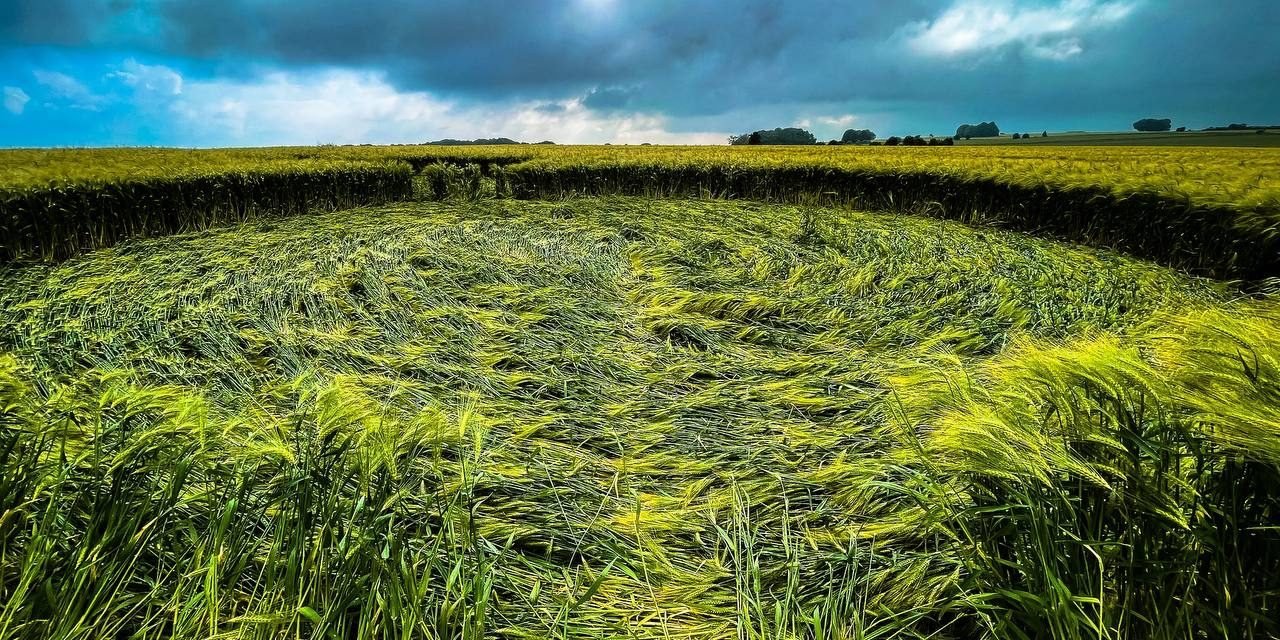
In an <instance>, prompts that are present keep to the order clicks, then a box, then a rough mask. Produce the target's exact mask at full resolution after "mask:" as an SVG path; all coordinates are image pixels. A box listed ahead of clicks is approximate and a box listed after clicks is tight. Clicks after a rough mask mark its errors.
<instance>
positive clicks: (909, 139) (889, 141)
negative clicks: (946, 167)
mask: <svg viewBox="0 0 1280 640" xmlns="http://www.w3.org/2000/svg"><path fill="white" fill-rule="evenodd" d="M955 143H956V141H955V140H953V139H951V138H935V137H933V136H929V137H928V138H925V137H923V136H906V137H903V138H899V137H898V136H889V137H888V138H886V139H885V141H884V146H886V147H896V146H898V145H902V146H904V147H950V146H952V145H954V144H955Z"/></svg>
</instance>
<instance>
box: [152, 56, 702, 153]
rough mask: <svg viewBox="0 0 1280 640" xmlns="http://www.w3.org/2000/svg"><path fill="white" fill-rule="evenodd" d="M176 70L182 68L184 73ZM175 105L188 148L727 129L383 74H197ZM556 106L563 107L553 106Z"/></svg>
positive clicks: (628, 138)
mask: <svg viewBox="0 0 1280 640" xmlns="http://www.w3.org/2000/svg"><path fill="white" fill-rule="evenodd" d="M175 75H176V74H175ZM171 86H178V87H181V95H179V96H175V97H174V99H173V101H172V103H171V105H170V109H171V111H172V114H173V115H174V117H176V120H177V125H178V127H177V130H176V131H175V133H177V134H180V135H181V136H182V137H183V138H184V139H183V140H182V141H178V142H179V143H181V144H195V145H223V144H253V145H259V144H262V145H272V144H314V143H328V142H332V143H361V142H372V143H388V142H422V141H427V140H433V139H439V138H479V137H486V138H488V137H495V136H506V137H510V138H515V139H517V140H524V141H529V142H536V141H539V140H546V139H550V140H554V141H556V142H562V143H592V142H617V143H640V142H653V143H677V142H680V143H709V142H716V143H720V142H723V141H724V139H725V137H726V136H727V134H726V133H723V132H694V133H677V132H672V131H669V130H668V129H667V124H668V123H667V120H666V119H665V118H664V117H662V116H660V115H655V114H609V115H605V114H602V113H599V112H596V111H592V110H591V109H589V108H587V107H586V106H584V105H583V103H582V101H581V100H579V99H573V100H566V101H562V102H555V103H548V102H525V103H517V104H510V105H486V106H472V105H464V104H458V103H455V102H451V101H447V100H442V99H440V98H437V97H435V96H433V95H431V94H428V93H425V92H402V91H399V90H397V89H396V88H395V87H393V86H392V85H390V84H389V83H387V82H386V80H385V78H384V77H383V76H382V74H378V73H368V72H357V71H348V70H331V71H327V72H323V73H311V74H293V73H284V72H277V73H272V74H268V75H266V76H263V77H261V78H257V79H255V80H252V81H233V80H191V79H187V80H185V81H183V80H182V78H181V77H180V76H179V78H178V80H177V82H176V83H175V84H173V85H171ZM548 106H554V107H556V108H552V109H549V108H547V107H548Z"/></svg>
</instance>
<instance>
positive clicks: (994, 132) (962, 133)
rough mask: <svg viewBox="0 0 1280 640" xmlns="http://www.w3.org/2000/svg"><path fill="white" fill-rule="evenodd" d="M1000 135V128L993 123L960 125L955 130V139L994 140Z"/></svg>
mask: <svg viewBox="0 0 1280 640" xmlns="http://www.w3.org/2000/svg"><path fill="white" fill-rule="evenodd" d="M999 135H1000V127H998V126H996V123H995V122H994V121H993V122H982V123H979V124H962V125H960V126H959V127H958V128H956V138H964V139H965V140H968V139H970V138H995V137H998V136H999Z"/></svg>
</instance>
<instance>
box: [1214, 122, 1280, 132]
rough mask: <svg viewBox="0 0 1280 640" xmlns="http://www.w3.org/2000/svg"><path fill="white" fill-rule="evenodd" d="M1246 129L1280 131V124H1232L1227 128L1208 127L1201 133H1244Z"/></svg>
mask: <svg viewBox="0 0 1280 640" xmlns="http://www.w3.org/2000/svg"><path fill="white" fill-rule="evenodd" d="M1246 129H1256V130H1259V131H1263V130H1266V129H1280V124H1261V125H1260V124H1245V123H1243V122H1232V123H1231V124H1229V125H1227V126H1225V127H1206V128H1204V129H1201V131H1243V130H1246Z"/></svg>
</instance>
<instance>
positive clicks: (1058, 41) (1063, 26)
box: [906, 0, 1134, 60]
mask: <svg viewBox="0 0 1280 640" xmlns="http://www.w3.org/2000/svg"><path fill="white" fill-rule="evenodd" d="M1133 8H1134V4H1133V3H1132V2H1120V1H1116V2H1101V1H1099V0H1064V1H1063V2H1060V3H1059V4H1057V5H1055V6H1047V7H1046V6H1036V7H1028V6H1023V5H1020V4H1018V3H1015V2H1013V1H1012V0H996V1H994V2H993V1H983V2H979V1H976V0H960V1H959V2H957V3H956V4H954V5H952V6H951V8H949V9H947V10H946V11H944V12H943V13H942V14H941V15H940V16H938V17H937V18H936V19H934V20H932V21H924V22H917V23H914V24H912V25H910V26H909V27H907V29H906V35H907V42H908V44H909V45H910V47H911V48H912V49H913V50H914V51H916V52H917V53H921V54H924V55H930V56H940V57H950V56H960V55H967V54H974V53H981V52H985V51H992V50H996V49H1000V48H1003V47H1005V46H1008V45H1011V44H1022V45H1024V46H1025V47H1026V51H1027V52H1029V53H1030V54H1031V55H1034V56H1037V57H1040V58H1046V59H1051V60H1064V59H1067V58H1070V57H1073V56H1076V55H1079V54H1080V53H1082V52H1083V51H1084V48H1083V46H1082V44H1081V40H1080V37H1079V34H1080V33H1081V32H1082V31H1086V30H1090V29H1095V28H1099V27H1103V26H1107V25H1110V24H1114V23H1117V22H1120V21H1121V20H1123V19H1124V18H1126V17H1127V16H1128V15H1129V14H1130V13H1131V12H1132V11H1133Z"/></svg>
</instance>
